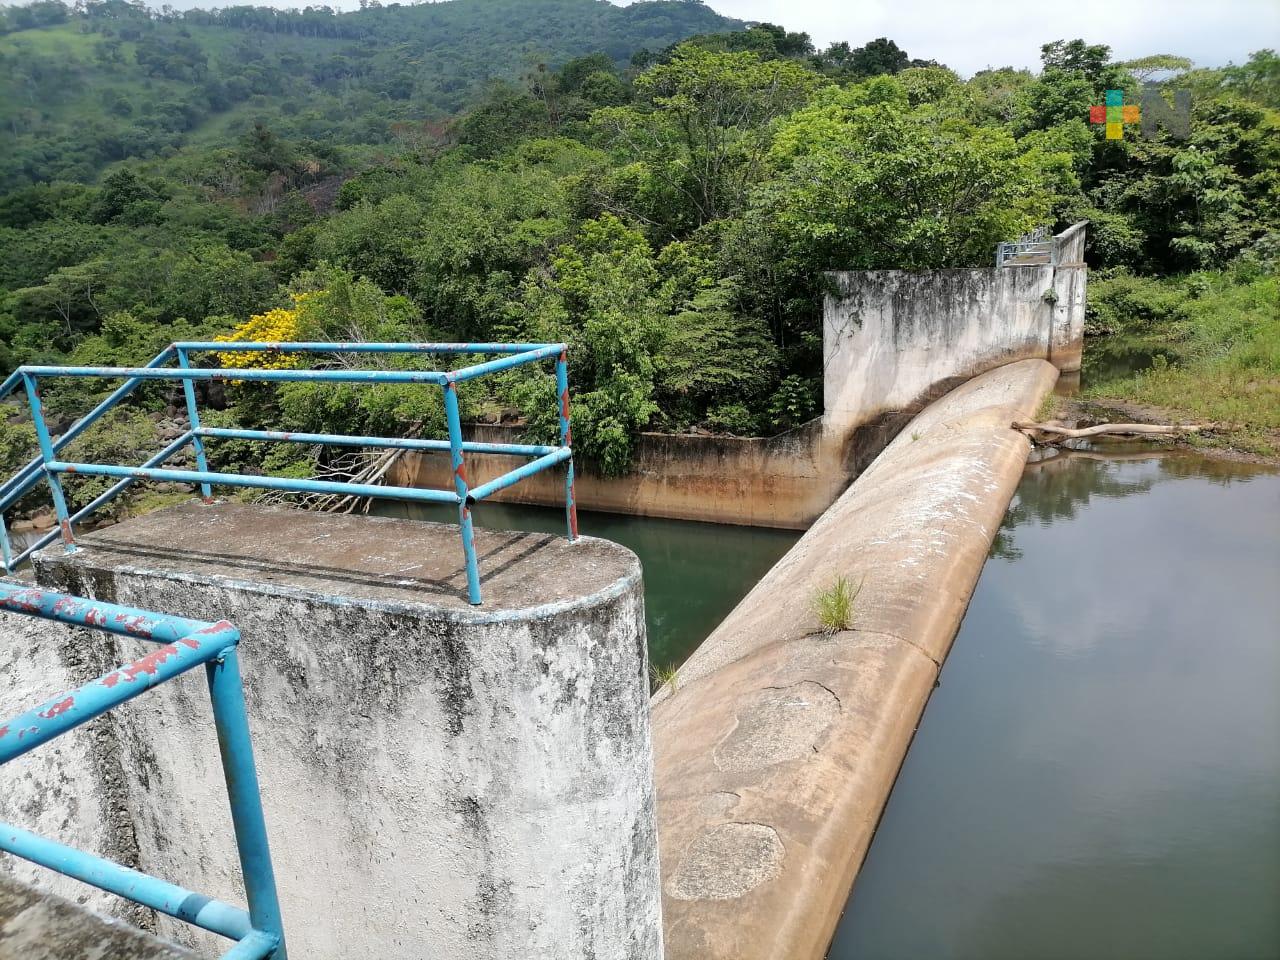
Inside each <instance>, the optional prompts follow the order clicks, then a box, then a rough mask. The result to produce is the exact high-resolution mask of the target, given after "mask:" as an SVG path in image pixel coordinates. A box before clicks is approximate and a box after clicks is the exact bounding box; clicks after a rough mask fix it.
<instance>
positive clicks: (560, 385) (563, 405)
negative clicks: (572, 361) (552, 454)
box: [556, 350, 578, 540]
mask: <svg viewBox="0 0 1280 960" xmlns="http://www.w3.org/2000/svg"><path fill="white" fill-rule="evenodd" d="M556 393H557V394H558V395H559V398H560V446H562V447H569V448H572V447H573V425H572V423H571V422H570V419H569V351H568V350H561V351H560V356H559V357H558V358H557V359H556ZM564 513H565V521H566V522H567V523H568V525H569V539H570V540H577V539H578V503H577V500H576V499H575V498H574V495H573V455H572V454H570V456H569V459H568V460H567V461H566V463H565V476H564Z"/></svg>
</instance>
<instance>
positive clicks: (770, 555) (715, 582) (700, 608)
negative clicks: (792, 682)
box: [373, 500, 801, 667]
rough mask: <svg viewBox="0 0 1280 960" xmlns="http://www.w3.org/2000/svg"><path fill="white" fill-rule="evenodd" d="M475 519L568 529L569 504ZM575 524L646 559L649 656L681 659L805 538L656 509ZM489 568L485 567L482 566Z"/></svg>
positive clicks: (500, 508)
mask: <svg viewBox="0 0 1280 960" xmlns="http://www.w3.org/2000/svg"><path fill="white" fill-rule="evenodd" d="M373 510H374V512H375V513H378V514H380V515H382V516H397V517H408V518H411V519H415V520H435V521H439V522H442V523H456V522H457V515H456V513H455V511H454V509H453V508H452V507H431V506H426V507H424V506H421V505H418V504H410V503H400V502H395V501H386V500H383V501H377V502H375V504H374V507H373ZM472 516H473V517H474V518H475V522H476V524H477V525H479V526H482V527H494V528H498V529H504V530H534V531H542V532H547V533H559V534H563V533H564V511H563V510H558V509H552V508H549V507H525V506H517V505H512V504H504V503H484V504H481V505H479V506H478V507H476V508H475V510H474V511H473V512H472ZM578 526H579V529H580V530H581V531H582V532H583V533H584V534H587V535H589V536H592V537H603V538H605V539H606V540H613V541H615V542H616V543H620V544H622V545H623V546H625V547H629V548H630V549H631V550H633V551H634V552H635V554H636V556H638V557H639V558H640V562H641V564H643V566H644V597H645V614H646V617H647V619H648V628H649V659H650V661H651V662H652V663H654V664H656V665H658V666H663V667H665V666H669V665H672V664H677V665H678V664H681V663H683V662H684V661H685V658H686V657H688V656H689V654H691V653H692V652H693V651H694V650H695V649H697V647H698V644H700V643H702V641H703V640H705V639H706V638H707V635H708V634H709V633H711V631H712V630H714V629H715V627H716V625H717V624H719V623H720V621H721V620H723V619H724V618H725V615H726V614H728V612H729V611H730V610H732V609H733V608H734V606H735V605H737V603H738V601H739V600H741V599H742V598H743V597H744V596H746V594H747V591H748V590H750V589H751V588H752V587H753V586H755V584H756V582H757V581H758V580H759V579H760V578H761V577H763V576H764V575H765V573H766V572H768V570H769V568H770V567H772V566H773V565H774V563H776V562H777V560H778V559H779V558H780V557H781V556H782V555H783V554H784V553H786V552H787V551H788V550H790V549H791V546H792V544H794V543H795V542H796V541H797V540H799V539H800V536H801V531H798V530H770V529H766V528H763V527H734V526H728V525H725V524H718V523H691V522H689V521H686V520H664V519H661V518H655V517H625V516H620V515H618V514H613V513H593V512H591V511H586V510H583V511H579V513H578ZM480 573H481V576H482V577H483V576H484V571H483V569H482V570H481V571H480Z"/></svg>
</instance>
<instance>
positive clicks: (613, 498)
mask: <svg viewBox="0 0 1280 960" xmlns="http://www.w3.org/2000/svg"><path fill="white" fill-rule="evenodd" d="M522 432H523V428H522V427H519V426H513V425H503V424H476V425H474V426H471V427H469V428H468V432H467V439H469V440H478V441H482V442H488V443H517V442H519V441H520V437H521V434H522ZM524 462H525V461H524V460H522V459H519V458H515V457H496V456H485V455H479V454H469V455H468V457H467V475H468V476H469V477H470V478H471V481H472V483H475V484H477V485H478V484H481V483H487V482H488V481H489V480H492V479H493V478H495V477H498V476H501V475H502V474H504V473H507V472H508V471H510V470H512V469H514V468H515V467H517V466H519V465H521V464H522V463H524ZM388 482H390V483H392V484H396V485H401V486H410V487H434V488H436V489H447V488H448V487H449V486H450V484H452V482H453V480H452V475H451V473H450V466H449V458H448V457H442V456H433V455H430V454H413V453H410V454H406V455H405V456H403V457H401V458H400V460H399V461H398V462H397V464H396V465H395V466H394V467H393V468H392V470H391V472H390V474H389V476H388ZM848 482H849V470H848V468H847V467H846V465H845V463H844V451H843V450H842V445H841V444H840V443H835V444H832V443H830V442H828V437H827V436H826V434H825V433H824V431H823V429H822V421H821V420H820V419H819V420H813V421H811V422H810V423H807V424H804V425H803V426H800V427H797V428H796V429H794V430H789V431H787V432H786V433H781V434H779V435H777V436H775V437H767V438H762V437H709V436H695V435H691V434H666V433H643V434H641V435H640V437H639V438H638V440H637V442H636V452H635V459H634V461H633V465H632V470H631V472H630V473H627V474H626V475H624V476H621V477H602V476H599V475H598V474H593V473H590V472H588V471H585V470H580V471H578V474H577V477H576V488H575V494H576V496H577V499H578V506H579V507H581V508H582V509H584V510H603V511H605V512H606V513H623V514H628V515H630V516H639V517H672V518H674V519H677V520H701V521H704V522H707V523H736V524H744V525H746V526H752V527H781V528H784V529H789V530H803V529H804V528H806V527H807V526H809V524H811V523H812V522H813V521H814V520H816V519H817V518H818V517H820V516H821V515H822V511H823V510H825V509H827V507H829V506H830V505H831V502H832V501H833V500H835V498H836V497H838V496H839V495H840V493H841V491H842V490H844V488H845V486H846V485H847V484H848ZM489 499H491V500H497V501H501V502H505V503H532V504H538V505H541V506H560V505H562V504H563V503H564V474H563V473H561V472H560V471H558V470H550V471H547V472H545V473H539V474H535V475H534V476H532V477H527V478H526V479H524V480H521V481H520V482H519V483H517V484H516V485H515V486H512V487H507V488H506V489H505V490H500V491H498V492H497V493H496V494H494V495H493V496H491V497H490V498H489ZM476 509H478V510H483V509H484V505H483V504H481V505H480V506H478V507H477V508H476Z"/></svg>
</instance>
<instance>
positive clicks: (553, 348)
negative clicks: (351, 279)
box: [0, 341, 578, 604]
mask: <svg viewBox="0 0 1280 960" xmlns="http://www.w3.org/2000/svg"><path fill="white" fill-rule="evenodd" d="M202 352H204V353H207V352H216V353H222V354H225V353H274V354H326V353H327V354H443V355H465V354H479V355H481V356H486V355H496V356H497V359H493V360H486V361H484V362H482V363H477V364H473V365H471V366H467V367H462V368H460V369H457V370H451V371H434V370H358V369H347V368H340V369H319V370H317V369H310V370H299V369H258V368H234V369H221V368H219V369H205V368H200V367H193V366H192V365H191V355H192V354H194V353H202ZM552 358H554V359H555V369H556V392H557V396H558V402H559V408H560V409H559V420H560V442H559V444H558V445H556V446H546V445H536V444H513V443H471V442H464V441H463V439H462V424H461V420H460V415H459V409H458V393H457V385H458V384H459V383H465V382H466V381H469V380H473V379H475V378H477V377H482V376H484V375H486V374H490V373H499V372H501V371H503V370H508V369H511V368H513V367H518V366H523V365H525V364H530V363H537V362H540V361H543V360H548V359H552ZM171 361H176V362H177V367H170V366H168V364H169V363H170V362H171ZM47 377H81V378H85V377H89V378H121V379H124V381H125V382H124V383H123V384H122V385H121V386H119V387H118V388H116V390H115V391H113V392H112V393H111V394H110V395H109V396H107V397H106V398H105V399H104V400H103V401H102V402H101V403H99V404H98V405H97V406H96V407H94V408H93V410H91V411H90V412H89V413H88V414H86V415H85V416H84V417H82V418H81V419H80V420H78V421H77V422H76V423H75V424H74V425H73V426H71V428H70V429H68V430H67V431H66V433H64V434H63V435H62V436H60V437H58V438H57V439H54V438H53V437H51V436H50V434H49V431H48V428H47V426H46V424H45V420H44V407H43V403H42V401H41V399H40V390H39V381H40V379H41V378H47ZM148 380H160V381H180V382H181V383H182V388H183V392H184V395H185V399H186V407H187V420H188V428H187V430H186V431H185V432H184V433H183V434H182V435H181V436H179V437H178V438H176V439H175V440H173V441H172V442H171V443H169V444H168V445H167V446H166V447H164V449H162V450H161V451H160V452H159V453H157V454H155V455H154V456H152V457H151V458H150V459H148V460H147V461H145V462H144V463H142V464H140V465H139V466H124V465H119V464H96V463H80V462H74V461H68V460H63V459H61V458H59V457H58V453H59V452H60V451H61V450H62V449H63V448H64V447H66V445H67V444H68V443H70V442H71V441H72V440H74V439H75V438H76V437H78V436H79V435H80V434H82V433H83V432H84V431H85V430H86V429H87V428H88V427H89V426H91V425H92V424H93V423H95V422H96V421H97V420H98V419H99V418H101V417H102V416H103V415H104V414H105V413H107V412H108V411H109V410H110V409H111V408H112V407H114V406H115V405H116V404H118V403H119V402H120V401H122V400H123V399H125V398H126V397H127V396H128V395H129V394H131V393H132V392H133V391H134V390H135V389H137V387H138V386H139V385H140V384H142V383H144V382H146V381H148ZM242 380H244V381H258V382H268V383H289V382H299V381H305V382H316V383H356V384H373V383H408V384H424V385H434V386H439V387H441V388H442V390H443V392H444V408H445V421H446V425H447V428H448V433H449V439H448V440H413V439H396V438H387V437H357V436H346V435H341V434H324V433H291V432H288V431H275V430H231V429H225V428H210V427H204V426H202V425H201V423H200V413H199V410H198V409H197V405H196V391H195V386H194V385H195V384H196V383H198V382H202V381H220V382H226V381H242ZM19 386H23V387H24V388H25V390H26V394H27V400H28V403H29V404H30V407H31V416H32V420H33V422H34V424H35V430H36V439H37V441H38V442H39V444H40V456H39V457H36V458H35V459H33V460H32V461H31V462H30V463H28V464H27V465H26V466H25V467H23V468H22V469H21V470H19V471H18V472H17V473H16V474H15V475H14V476H13V477H11V478H10V479H9V480H8V481H7V482H6V483H5V484H3V486H0V548H2V550H3V558H4V567H5V570H6V571H8V572H10V573H12V572H13V571H14V570H15V569H16V568H17V567H18V566H20V565H21V564H22V563H23V562H24V561H26V560H27V559H28V558H29V557H30V556H31V554H33V553H35V552H36V551H37V550H41V549H43V548H44V547H46V546H48V545H49V544H50V543H52V542H53V541H54V540H56V539H57V538H58V537H59V536H61V538H62V540H63V542H64V543H65V544H66V546H67V549H68V550H74V549H75V533H74V525H75V524H77V523H79V522H81V521H83V520H84V519H86V518H88V517H89V516H91V515H92V514H93V513H94V512H95V511H97V510H99V509H100V508H101V507H103V506H105V505H106V504H107V503H110V502H111V501H112V500H114V499H115V498H116V497H117V496H118V495H119V494H120V493H122V492H123V491H124V490H125V489H127V488H128V487H129V486H130V485H131V484H132V483H134V482H135V481H136V480H139V479H149V480H164V481H175V482H179V483H191V484H199V486H200V492H201V495H202V497H203V498H204V499H205V501H206V502H209V501H210V500H211V498H212V496H213V494H212V489H211V486H212V485H213V484H218V485H226V486H233V487H249V488H254V489H263V490H280V491H284V492H290V493H322V494H338V495H345V496H358V497H375V498H380V499H389V500H407V501H414V502H424V503H451V504H455V505H456V506H457V508H458V524H459V528H460V530H461V534H462V548H463V559H464V562H465V566H466V574H467V597H468V599H469V600H470V602H471V603H473V604H478V603H480V602H481V592H480V572H479V564H478V560H477V557H476V551H475V535H474V531H473V528H472V522H471V506H472V504H474V503H478V502H479V501H481V500H484V499H485V498H486V497H489V496H491V495H492V494H494V493H496V492H497V491H499V490H502V489H505V488H506V487H509V486H511V485H512V484H515V483H518V482H519V481H520V480H523V479H525V478H526V477H530V476H532V475H533V474H535V473H540V472H542V471H543V470H549V469H552V468H553V467H557V466H558V465H560V464H562V463H563V464H565V465H566V473H565V517H566V523H567V526H568V534H569V539H570V540H576V539H577V537H578V514H577V505H576V503H575V500H574V471H573V449H572V430H571V427H570V418H569V367H568V349H567V347H566V345H565V344H563V343H506V344H504V343H243V342H241V343H237V342H228V343H221V342H204V341H186V342H179V343H174V344H171V345H170V346H168V347H166V348H165V349H164V350H163V351H161V352H160V354H159V355H158V356H156V357H155V359H153V360H152V361H151V362H150V363H148V364H147V365H146V366H143V367H70V366H23V367H19V368H18V369H17V370H15V371H14V372H13V373H12V374H10V375H9V377H8V379H6V380H5V381H4V383H3V384H0V400H2V399H4V397H6V396H8V395H9V394H10V393H12V392H13V391H14V390H16V389H17V388H18V387H19ZM218 439H239V440H251V441H265V442H284V443H310V444H328V445H334V446H349V447H372V448H375V449H377V448H381V449H403V450H421V451H428V452H431V451H438V452H444V451H448V452H449V454H450V456H451V458H452V466H453V486H454V489H453V490H452V491H448V490H423V489H418V488H416V487H392V486H381V485H374V484H359V483H342V482H337V481H324V480H306V479H295V478H287V477H259V476H243V475H240V474H230V473H216V472H212V471H210V470H209V464H208V458H207V456H206V453H205V441H206V440H218ZM188 444H190V445H191V447H192V450H193V451H194V453H195V459H196V469H195V470H174V469H168V468H165V467H164V464H165V463H166V462H167V461H169V460H170V459H172V458H173V456H174V455H176V454H177V453H178V452H179V451H181V450H182V449H183V448H185V447H186V446H187V445H188ZM468 453H487V454H504V455H508V456H517V457H527V458H530V462H529V463H526V464H524V465H522V466H520V467H517V468H516V469H514V470H511V471H508V472H507V473H505V474H503V475H502V476H500V477H497V478H495V479H493V480H491V481H489V482H488V483H484V484H481V485H479V486H476V487H471V486H469V485H468V481H467V472H466V462H465V455H466V454H468ZM64 474H75V475H80V476H95V477H110V478H115V479H116V480H117V481H118V482H117V483H115V484H114V485H112V486H111V487H110V488H109V489H108V490H107V491H106V492H105V493H103V494H101V495H100V496H98V497H97V498H96V499H94V500H93V501H92V502H91V503H89V504H87V505H85V506H84V507H82V508H81V509H79V510H77V511H76V512H75V513H71V512H70V511H69V510H68V507H67V501H66V496H65V494H64V492H63V489H62V480H61V477H62V476H63V475H64ZM41 476H44V477H45V478H46V479H47V480H48V483H49V490H50V494H51V496H52V499H53V507H54V511H55V513H56V514H57V520H58V526H57V529H56V530H54V531H51V532H50V533H48V534H46V535H45V536H43V537H41V538H38V539H37V540H36V542H35V543H33V544H31V545H30V546H28V547H27V548H26V549H25V550H23V551H22V552H21V553H19V554H18V555H17V556H14V555H13V550H12V549H11V547H10V541H9V532H8V529H7V527H6V526H5V523H4V512H5V511H6V510H8V509H9V508H10V507H11V506H13V504H15V503H16V502H17V501H18V500H19V499H20V498H21V497H22V496H24V495H25V494H26V493H27V492H28V491H29V490H30V489H31V488H32V487H33V486H34V485H35V484H36V483H37V482H38V481H39V479H40V477H41Z"/></svg>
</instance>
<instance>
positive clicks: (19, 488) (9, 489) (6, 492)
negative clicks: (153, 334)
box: [0, 347, 174, 511]
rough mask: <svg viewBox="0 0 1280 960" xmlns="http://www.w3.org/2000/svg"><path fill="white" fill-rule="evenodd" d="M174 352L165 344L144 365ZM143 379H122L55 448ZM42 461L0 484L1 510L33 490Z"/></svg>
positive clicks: (2, 393) (156, 362)
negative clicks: (124, 380) (163, 347)
mask: <svg viewBox="0 0 1280 960" xmlns="http://www.w3.org/2000/svg"><path fill="white" fill-rule="evenodd" d="M173 355H174V349H173V347H166V348H165V349H164V350H162V351H161V352H160V353H159V354H157V355H156V356H155V358H154V359H152V360H151V362H149V363H148V364H147V366H146V367H145V369H148V370H150V369H154V368H156V367H162V366H164V365H165V364H166V363H168V362H169V361H170V360H172V359H173ZM14 377H16V378H17V379H18V380H19V381H20V380H21V379H22V373H21V370H19V371H16V372H15V373H14V374H13V375H12V376H11V377H9V380H13V379H14ZM9 380H6V381H5V387H0V398H2V397H4V396H5V395H6V394H7V392H8V390H7V389H5V388H7V387H8V385H9ZM141 382H142V381H141V380H140V379H138V378H136V377H135V378H133V379H131V380H129V381H128V382H127V383H122V384H120V386H118V387H116V389H115V390H114V391H113V392H112V393H111V394H109V395H108V396H107V397H106V398H105V399H104V400H103V401H102V402H101V403H99V404H98V405H97V406H96V407H94V408H93V409H92V410H91V411H89V412H88V413H87V414H85V415H84V416H83V417H81V418H80V419H79V420H77V421H76V422H75V423H73V424H72V425H71V426H70V427H69V428H68V429H67V432H66V433H64V434H63V435H62V436H60V437H59V438H58V439H57V440H55V441H54V442H53V450H54V452H55V453H57V452H58V451H59V450H61V449H62V448H63V447H65V446H66V445H67V444H68V443H70V442H71V441H72V440H74V439H75V438H76V437H78V436H80V434H82V433H84V431H85V430H87V429H88V428H89V427H90V426H92V425H93V424H94V423H95V422H96V421H97V420H98V419H99V418H100V417H101V416H102V415H103V414H105V413H106V412H107V411H108V410H110V409H111V408H112V407H113V406H115V405H116V404H117V403H119V402H120V401H121V400H123V399H124V398H125V397H127V396H128V395H129V394H131V393H133V391H134V390H136V389H137V387H138V385H139V384H140V383H141ZM40 464H41V461H40V458H39V457H35V458H34V459H33V460H31V461H30V462H29V463H28V464H27V465H26V466H25V467H23V468H22V469H21V470H19V471H18V472H17V473H16V474H14V475H13V476H12V477H11V478H9V479H8V480H7V481H5V483H4V486H0V511H2V510H7V509H9V507H11V506H12V505H13V504H14V502H15V501H17V499H18V498H19V497H21V496H22V495H23V494H24V493H26V492H27V491H28V490H30V489H31V487H32V486H33V485H34V484H35V483H36V482H37V481H38V480H39V479H40V474H41V471H40Z"/></svg>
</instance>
